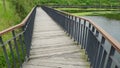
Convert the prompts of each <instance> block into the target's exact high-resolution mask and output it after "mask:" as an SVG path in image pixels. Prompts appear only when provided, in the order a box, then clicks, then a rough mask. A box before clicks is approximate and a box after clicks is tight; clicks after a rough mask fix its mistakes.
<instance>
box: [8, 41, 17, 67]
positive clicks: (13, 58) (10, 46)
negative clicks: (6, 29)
mask: <svg viewBox="0 0 120 68" xmlns="http://www.w3.org/2000/svg"><path fill="white" fill-rule="evenodd" d="M8 45H9V48H10V52H11V56H12V60H13V64H14V68H16V61H15V56H14V52H13V49H12V44H11V41H9V42H8Z"/></svg>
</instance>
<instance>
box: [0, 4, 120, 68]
mask: <svg viewBox="0 0 120 68" xmlns="http://www.w3.org/2000/svg"><path fill="white" fill-rule="evenodd" d="M9 33H11V35H12V38H11V39H9V40H7V41H5V40H4V36H6V35H7V34H9ZM0 43H1V45H0V47H1V48H0V49H1V51H2V52H3V55H2V57H4V59H5V61H4V62H6V64H1V65H0V67H1V68H2V67H3V68H120V43H119V42H117V41H116V40H115V39H114V38H112V37H111V36H110V35H109V34H108V33H106V32H105V31H104V30H103V29H102V28H101V27H99V26H97V25H96V24H95V23H94V22H92V21H90V20H88V19H85V18H80V17H77V16H74V15H71V14H69V13H66V12H63V11H58V10H55V9H53V8H48V7H44V6H42V7H35V8H33V9H32V10H31V12H30V13H29V14H28V16H27V17H26V18H25V19H24V20H23V21H22V22H21V23H20V24H18V25H16V26H13V27H10V28H8V29H6V30H4V31H1V32H0ZM8 50H9V51H8Z"/></svg>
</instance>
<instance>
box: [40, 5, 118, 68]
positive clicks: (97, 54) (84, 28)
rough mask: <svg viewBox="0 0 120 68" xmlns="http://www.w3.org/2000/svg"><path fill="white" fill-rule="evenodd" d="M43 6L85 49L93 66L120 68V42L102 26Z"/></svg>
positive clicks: (93, 67) (98, 67)
mask: <svg viewBox="0 0 120 68" xmlns="http://www.w3.org/2000/svg"><path fill="white" fill-rule="evenodd" d="M42 8H43V9H44V10H45V11H46V12H47V13H48V15H50V16H51V17H52V18H53V19H54V20H55V21H56V22H57V23H58V24H59V25H60V26H61V27H62V28H63V29H64V30H65V31H66V32H67V34H68V35H69V36H70V37H71V38H72V39H74V41H76V42H77V43H78V44H80V45H81V48H82V49H85V51H86V54H87V55H88V61H90V63H91V67H92V68H120V43H119V42H117V41H116V40H115V39H114V38H112V37H111V36H110V35H109V34H108V33H106V32H105V31H104V30H103V29H102V28H101V27H99V26H97V25H96V24H95V23H94V22H92V21H90V20H88V19H85V18H81V17H77V16H74V15H71V14H69V13H66V12H62V11H58V10H54V9H52V8H48V7H42Z"/></svg>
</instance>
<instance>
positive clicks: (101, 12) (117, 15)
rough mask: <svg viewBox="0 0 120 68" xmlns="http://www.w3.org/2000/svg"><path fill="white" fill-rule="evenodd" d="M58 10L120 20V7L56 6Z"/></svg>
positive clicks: (78, 14) (77, 14)
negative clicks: (85, 7)
mask: <svg viewBox="0 0 120 68" xmlns="http://www.w3.org/2000/svg"><path fill="white" fill-rule="evenodd" d="M56 9H57V10H62V11H65V12H69V13H71V14H73V15H76V16H104V17H106V18H110V19H116V20H120V12H119V11H120V10H119V9H102V8H99V9H96V8H87V9H83V8H56Z"/></svg>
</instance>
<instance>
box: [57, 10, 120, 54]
mask: <svg viewBox="0 0 120 68" xmlns="http://www.w3.org/2000/svg"><path fill="white" fill-rule="evenodd" d="M57 11H59V12H62V13H64V14H67V15H71V16H74V17H77V18H80V19H83V20H86V21H88V22H89V23H91V24H92V25H93V26H94V27H95V28H96V29H97V30H98V31H99V32H100V33H101V34H102V35H103V36H104V37H105V38H106V39H107V40H108V41H109V42H110V43H111V44H112V46H113V47H114V48H115V49H116V50H117V51H118V52H119V53H120V43H119V42H118V41H117V40H116V39H115V38H113V37H112V36H111V35H110V34H108V33H107V32H106V31H105V30H103V29H102V28H101V27H100V26H98V25H97V24H96V23H95V22H93V21H91V20H90V19H87V18H83V17H79V16H75V15H73V14H70V13H68V12H64V11H60V10H57Z"/></svg>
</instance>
